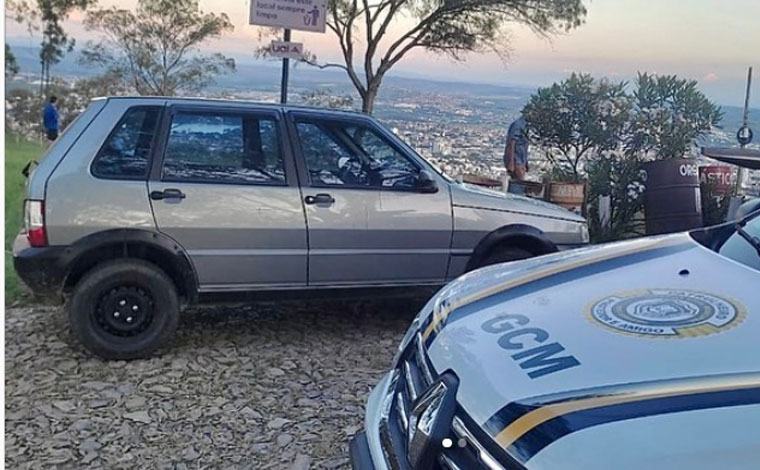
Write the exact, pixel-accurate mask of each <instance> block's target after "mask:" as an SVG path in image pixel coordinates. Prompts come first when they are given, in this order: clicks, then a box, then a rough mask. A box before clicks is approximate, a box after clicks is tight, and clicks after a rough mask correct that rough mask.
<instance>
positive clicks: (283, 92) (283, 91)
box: [280, 29, 290, 104]
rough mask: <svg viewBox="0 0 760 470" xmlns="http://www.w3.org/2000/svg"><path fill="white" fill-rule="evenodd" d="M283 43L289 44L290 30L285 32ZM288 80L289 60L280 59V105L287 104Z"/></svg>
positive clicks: (285, 58)
mask: <svg viewBox="0 0 760 470" xmlns="http://www.w3.org/2000/svg"><path fill="white" fill-rule="evenodd" d="M283 41H285V42H290V30H289V29H286V30H285V35H284V36H283ZM289 79H290V59H288V58H287V57H283V58H282V82H280V103H282V104H288V80H289Z"/></svg>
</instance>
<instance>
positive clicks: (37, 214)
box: [24, 200, 47, 247]
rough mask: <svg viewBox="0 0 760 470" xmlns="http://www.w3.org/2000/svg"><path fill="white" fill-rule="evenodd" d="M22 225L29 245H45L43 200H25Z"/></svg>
mask: <svg viewBox="0 0 760 470" xmlns="http://www.w3.org/2000/svg"><path fill="white" fill-rule="evenodd" d="M24 226H25V228H26V238H27V240H29V245H31V246H34V247H40V246H47V233H45V202H44V201H30V200H27V201H26V205H25V207H24Z"/></svg>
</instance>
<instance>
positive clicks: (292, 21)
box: [248, 0, 327, 33]
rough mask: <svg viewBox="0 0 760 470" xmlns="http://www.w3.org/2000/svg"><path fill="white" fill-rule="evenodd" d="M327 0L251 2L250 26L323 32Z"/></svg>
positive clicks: (268, 0)
mask: <svg viewBox="0 0 760 470" xmlns="http://www.w3.org/2000/svg"><path fill="white" fill-rule="evenodd" d="M326 14H327V0H251V16H250V18H249V20H248V22H249V23H250V24H255V25H259V26H272V27H275V28H287V29H298V30H301V31H311V32H317V33H324V32H325V16H326Z"/></svg>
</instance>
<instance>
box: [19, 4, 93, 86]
mask: <svg viewBox="0 0 760 470" xmlns="http://www.w3.org/2000/svg"><path fill="white" fill-rule="evenodd" d="M96 2H97V0H8V1H7V2H6V8H7V10H8V12H9V13H10V15H11V17H12V18H13V19H14V20H15V21H16V22H18V23H26V25H27V28H28V29H29V33H30V34H32V33H34V32H36V31H40V30H41V31H42V43H41V44H40V64H41V70H40V95H42V96H44V95H45V94H46V93H47V88H48V87H49V85H50V81H51V78H50V66H51V65H53V64H57V63H58V62H60V61H61V59H62V58H63V56H64V54H65V53H66V52H71V50H73V48H74V44H75V41H74V39H73V38H70V37H69V36H68V34H66V32H65V31H64V29H63V25H62V23H63V21H64V20H65V19H66V18H68V16H69V14H71V13H72V12H73V11H75V10H85V9H87V8H88V7H89V6H91V5H93V4H95V3H96Z"/></svg>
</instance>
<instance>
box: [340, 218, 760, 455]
mask: <svg viewBox="0 0 760 470" xmlns="http://www.w3.org/2000/svg"><path fill="white" fill-rule="evenodd" d="M751 211H752V212H751V213H750V214H749V215H747V216H745V217H744V218H743V219H742V221H741V222H740V223H738V224H737V223H730V224H725V225H721V226H717V227H712V228H708V229H702V230H696V231H693V232H690V233H683V234H676V235H668V236H661V237H655V238H643V239H638V240H634V241H628V242H622V243H615V244H609V245H603V246H596V247H590V248H586V249H581V250H576V251H573V252H564V253H557V254H553V255H547V256H543V257H540V258H535V259H532V260H527V261H518V262H513V263H509V264H502V265H498V266H493V267H489V268H484V269H481V270H478V271H475V272H472V273H470V274H466V275H464V276H463V277H461V278H459V279H458V280H456V281H454V282H453V283H451V284H449V285H448V286H447V287H445V288H444V289H443V290H442V291H441V292H440V293H439V294H437V295H436V296H435V297H434V298H433V299H431V301H430V302H429V303H428V304H427V305H426V306H425V307H424V308H423V310H422V311H421V312H420V314H419V315H418V316H417V318H416V319H415V320H414V322H413V325H412V327H411V328H410V330H409V331H408V333H407V334H406V336H405V337H404V339H403V341H402V344H401V345H400V347H399V352H398V354H397V357H396V359H395V360H394V368H393V370H392V371H391V372H390V373H388V374H387V375H386V376H385V378H384V379H383V380H382V381H381V382H380V384H379V385H378V386H377V387H376V388H375V390H374V391H373V393H372V395H371V396H370V398H369V402H368V405H367V411H366V428H365V431H364V432H362V433H360V434H359V435H357V436H356V437H355V438H354V440H353V441H352V442H351V446H350V450H351V462H352V465H353V467H354V469H375V470H385V469H394V470H404V469H418V470H419V469H423V470H432V469H453V470H456V469H476V468H485V469H491V470H496V469H506V470H512V469H529V470H544V469H547V470H548V469H573V470H575V469H577V470H595V469H598V470H609V469H616V470H634V469H635V470H644V469H647V470H659V469H688V470H708V469H710V470H712V469H717V468H720V469H747V470H749V469H757V468H760V209H759V208H757V207H756V206H755V208H753V209H751Z"/></svg>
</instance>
